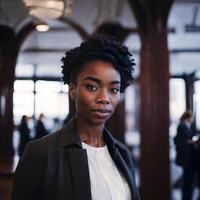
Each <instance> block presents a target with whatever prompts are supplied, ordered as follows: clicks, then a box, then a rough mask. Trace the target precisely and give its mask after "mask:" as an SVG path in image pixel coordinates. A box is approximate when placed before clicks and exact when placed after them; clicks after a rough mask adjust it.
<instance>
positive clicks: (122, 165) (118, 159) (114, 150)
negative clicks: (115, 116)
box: [104, 129, 139, 200]
mask: <svg viewBox="0 0 200 200" xmlns="http://www.w3.org/2000/svg"><path fill="white" fill-rule="evenodd" d="M104 139H105V140H106V143H107V145H108V149H109V152H110V155H111V157H112V159H113V161H114V162H115V164H116V166H117V168H119V170H120V171H121V172H122V174H123V175H124V177H125V179H126V180H127V183H128V185H129V187H130V191H131V196H132V200H139V194H138V191H137V188H136V184H135V180H134V177H133V176H132V174H131V172H130V170H133V169H129V168H128V166H127V164H126V162H125V161H124V159H123V157H122V155H121V153H120V152H119V149H118V145H117V140H115V139H114V138H113V137H112V135H111V134H110V133H109V131H108V130H107V129H105V130H104Z"/></svg>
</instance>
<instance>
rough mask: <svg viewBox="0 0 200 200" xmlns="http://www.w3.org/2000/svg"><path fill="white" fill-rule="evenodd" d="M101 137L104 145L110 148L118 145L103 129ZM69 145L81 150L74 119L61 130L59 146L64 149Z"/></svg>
mask: <svg viewBox="0 0 200 200" xmlns="http://www.w3.org/2000/svg"><path fill="white" fill-rule="evenodd" d="M103 137H104V139H105V141H106V144H107V145H108V146H110V147H115V146H116V145H117V143H118V141H117V140H116V139H115V138H114V137H113V136H112V135H111V133H110V132H109V131H108V130H107V129H106V128H105V129H104V132H103ZM69 145H75V146H78V147H79V148H82V143H81V138H80V136H79V133H78V129H77V126H76V119H75V117H72V119H71V120H70V121H69V122H68V123H67V124H66V125H65V126H64V127H63V128H62V129H61V146H62V147H64V146H69Z"/></svg>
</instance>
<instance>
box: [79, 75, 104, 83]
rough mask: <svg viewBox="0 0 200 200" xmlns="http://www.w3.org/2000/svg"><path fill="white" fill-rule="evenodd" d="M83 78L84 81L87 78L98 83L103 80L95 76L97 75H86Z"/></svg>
mask: <svg viewBox="0 0 200 200" xmlns="http://www.w3.org/2000/svg"><path fill="white" fill-rule="evenodd" d="M83 80H84V81H87V80H89V81H94V82H96V83H98V84H100V83H101V80H99V79H98V78H95V77H93V76H87V77H85V78H84V79H83Z"/></svg>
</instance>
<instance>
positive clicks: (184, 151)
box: [174, 111, 200, 200]
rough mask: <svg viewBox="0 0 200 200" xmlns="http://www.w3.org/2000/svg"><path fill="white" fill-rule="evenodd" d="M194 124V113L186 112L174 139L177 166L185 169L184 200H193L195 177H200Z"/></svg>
mask: <svg viewBox="0 0 200 200" xmlns="http://www.w3.org/2000/svg"><path fill="white" fill-rule="evenodd" d="M192 123H193V114H192V112H191V111H185V112H184V113H183V114H182V116H181V118H180V122H179V124H178V127H177V135H176V136H175V138H174V142H175V146H176V153H177V156H176V164H177V165H179V166H181V167H182V168H183V176H182V180H183V183H182V200H192V198H193V187H194V181H195V176H196V175H197V176H199V174H198V173H197V167H196V166H197V162H196V161H197V157H196V156H197V144H198V142H197V140H194V139H193V138H194V136H195V134H196V133H195V132H194V131H193V129H192ZM199 188H200V187H199Z"/></svg>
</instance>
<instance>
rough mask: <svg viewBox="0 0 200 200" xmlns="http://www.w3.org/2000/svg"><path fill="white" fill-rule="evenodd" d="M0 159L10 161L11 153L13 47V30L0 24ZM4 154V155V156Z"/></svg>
mask: <svg viewBox="0 0 200 200" xmlns="http://www.w3.org/2000/svg"><path fill="white" fill-rule="evenodd" d="M0 35H1V37H0V50H1V51H0V57H1V59H0V103H1V104H0V161H10V159H9V157H12V155H13V147H12V133H13V82H14V68H13V59H14V58H13V55H14V54H13V53H14V51H13V47H14V46H15V34H14V30H13V29H11V28H9V27H7V26H0ZM4 155H5V156H4Z"/></svg>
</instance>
